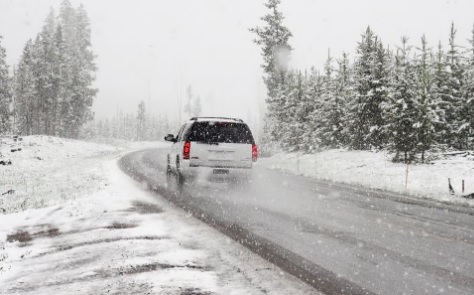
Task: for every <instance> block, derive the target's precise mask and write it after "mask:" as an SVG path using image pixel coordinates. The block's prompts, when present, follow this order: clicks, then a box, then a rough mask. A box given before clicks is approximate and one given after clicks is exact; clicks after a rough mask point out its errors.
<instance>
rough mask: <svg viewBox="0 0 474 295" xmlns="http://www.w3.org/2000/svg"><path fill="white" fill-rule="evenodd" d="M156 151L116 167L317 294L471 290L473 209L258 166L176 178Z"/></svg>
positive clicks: (473, 279) (473, 275) (162, 153)
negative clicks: (211, 176) (227, 174)
mask: <svg viewBox="0 0 474 295" xmlns="http://www.w3.org/2000/svg"><path fill="white" fill-rule="evenodd" d="M165 154H166V151H165V150H164V149H148V150H144V151H138V152H134V153H131V154H128V155H127V156H125V157H124V158H122V160H121V166H122V169H123V170H125V171H126V172H127V173H128V174H129V175H131V176H133V177H134V178H135V179H137V180H140V181H142V182H144V183H146V184H147V185H148V186H149V187H150V188H151V189H153V190H156V191H157V192H159V193H160V194H161V195H163V196H164V197H166V198H168V199H169V200H171V201H173V202H174V203H176V204H177V205H178V206H180V207H182V208H184V209H185V210H187V211H188V212H190V213H192V214H193V215H194V216H195V217H197V218H199V219H201V220H204V221H206V222H207V223H209V224H211V225H212V226H214V227H216V228H218V229H219V230H221V231H222V232H224V233H225V234H227V235H229V236H231V237H232V238H234V239H236V240H238V241H239V242H241V243H242V244H244V245H246V246H247V247H249V248H250V249H251V250H253V251H254V252H256V253H258V254H260V255H261V256H262V257H264V258H266V259H267V260H269V261H271V262H273V263H275V264H277V265H279V266H280V267H281V268H283V269H285V270H286V271H288V272H290V273H292V274H294V275H296V276H297V277H300V278H301V279H303V280H304V281H306V282H307V283H309V284H310V285H312V286H314V287H315V288H317V289H319V290H320V291H323V292H324V293H326V294H473V292H474V255H473V254H474V209H472V208H468V207H459V206H454V205H446V204H441V203H437V202H435V201H429V200H421V199H414V198H409V197H406V196H404V197H401V196H397V195H396V194H384V193H381V192H377V191H370V190H364V189H361V188H353V187H351V186H347V185H334V184H330V183H326V182H321V181H315V180H312V179H308V178H305V177H301V176H293V175H287V174H282V173H280V172H275V171H271V170H266V169H263V168H260V167H258V165H256V167H255V168H256V169H254V172H253V176H252V177H253V179H252V182H251V183H250V184H245V183H240V182H239V181H238V180H234V181H217V180H214V181H209V182H208V181H203V180H199V179H198V180H196V181H194V182H185V183H184V186H181V185H180V184H179V183H178V181H177V180H176V179H175V177H167V175H166V173H165V167H164V165H165V163H166V161H165Z"/></svg>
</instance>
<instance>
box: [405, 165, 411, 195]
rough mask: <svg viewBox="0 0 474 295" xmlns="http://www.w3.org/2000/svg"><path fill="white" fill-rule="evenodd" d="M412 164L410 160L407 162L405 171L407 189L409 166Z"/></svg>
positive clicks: (406, 187) (406, 186) (406, 188)
mask: <svg viewBox="0 0 474 295" xmlns="http://www.w3.org/2000/svg"><path fill="white" fill-rule="evenodd" d="M409 166H410V161H408V162H407V169H406V172H405V190H408V167H409Z"/></svg>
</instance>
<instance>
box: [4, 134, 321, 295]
mask: <svg viewBox="0 0 474 295" xmlns="http://www.w3.org/2000/svg"><path fill="white" fill-rule="evenodd" d="M164 145H165V144H164V143H136V144H133V145H128V144H124V145H122V144H121V145H120V146H121V147H120V148H117V147H114V146H110V145H103V144H95V143H86V142H81V141H73V140H65V139H58V138H53V137H46V136H45V137H42V136H33V137H26V138H24V143H23V146H22V151H20V152H15V153H10V152H9V151H7V152H6V153H5V154H8V156H9V157H11V160H12V165H7V166H0V176H1V178H0V189H1V191H2V192H3V191H9V190H14V192H11V193H7V194H5V195H2V196H0V200H1V202H0V208H3V211H5V212H4V213H0V286H1V287H0V294H12V293H19V294H182V295H191V294H194V295H199V294H200V295H203V294H206V295H207V294H209V295H210V294H316V292H315V291H314V290H313V289H312V288H310V287H308V286H307V285H306V284H303V283H302V282H301V281H299V280H297V279H296V278H294V277H292V276H290V275H288V274H286V273H284V272H282V271H281V270H280V269H279V268H277V267H275V266H274V265H272V264H270V263H268V262H266V261H265V260H263V259H261V258H260V257H258V256H256V255H255V254H253V253H251V252H250V251H249V250H247V249H246V248H244V247H243V246H241V245H240V244H238V243H235V242H234V241H232V240H230V239H229V238H227V237H225V236H223V235H221V234H219V233H218V232H216V231H215V230H214V229H212V228H210V227H208V226H207V225H205V224H203V223H202V222H200V221H197V220H195V219H194V218H192V217H191V216H189V215H188V214H186V213H184V212H183V211H182V210H179V209H176V208H175V207H174V206H173V205H171V204H169V203H168V202H167V201H166V200H164V199H162V198H160V197H159V196H154V195H152V194H151V193H150V192H148V191H146V190H144V189H143V188H142V187H140V184H137V183H135V182H134V181H132V180H131V179H130V178H129V177H128V176H126V175H125V174H123V173H122V172H121V171H120V170H119V168H118V166H117V163H116V162H117V159H118V158H119V157H120V156H121V155H123V154H124V153H125V152H126V151H128V150H133V149H141V148H148V147H158V146H164ZM166 145H167V144H166Z"/></svg>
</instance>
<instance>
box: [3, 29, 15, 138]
mask: <svg viewBox="0 0 474 295" xmlns="http://www.w3.org/2000/svg"><path fill="white" fill-rule="evenodd" d="M2 39H3V36H1V35H0V134H5V133H7V132H10V128H11V126H10V103H11V99H12V93H11V86H10V82H11V81H10V76H9V72H8V65H7V62H6V60H5V59H6V56H7V55H6V50H5V48H4V47H3V46H2Z"/></svg>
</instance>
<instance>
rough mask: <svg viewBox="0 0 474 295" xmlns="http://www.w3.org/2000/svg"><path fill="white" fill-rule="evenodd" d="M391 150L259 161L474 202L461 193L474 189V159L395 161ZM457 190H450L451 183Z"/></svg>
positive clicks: (388, 188) (338, 151)
mask: <svg viewBox="0 0 474 295" xmlns="http://www.w3.org/2000/svg"><path fill="white" fill-rule="evenodd" d="M391 157H392V156H391V155H389V154H388V153H387V152H383V151H382V152H371V151H350V150H344V149H335V150H328V151H322V152H318V153H315V154H304V155H303V154H298V153H289V154H285V153H282V154H278V155H275V156H273V157H271V158H260V159H259V160H258V162H257V165H259V166H261V167H264V168H268V169H276V170H280V171H285V172H288V173H292V174H296V175H304V176H308V177H312V178H316V179H320V180H328V181H332V182H336V183H345V184H350V185H355V186H360V187H365V188H370V189H376V190H381V191H387V192H394V193H399V194H402V195H411V196H415V197H419V198H426V199H433V200H437V201H440V202H443V203H450V204H457V205H464V206H474V200H469V199H465V198H462V197H460V195H466V194H470V193H474V161H472V158H469V157H467V158H466V157H459V156H453V157H450V158H448V159H444V160H437V161H432V162H431V164H412V165H406V164H402V163H393V162H392V161H391ZM449 181H450V182H451V184H452V187H453V189H454V192H455V194H454V195H451V194H450V193H449V187H448V183H449Z"/></svg>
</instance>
